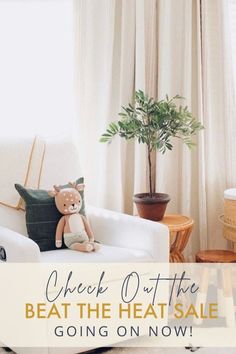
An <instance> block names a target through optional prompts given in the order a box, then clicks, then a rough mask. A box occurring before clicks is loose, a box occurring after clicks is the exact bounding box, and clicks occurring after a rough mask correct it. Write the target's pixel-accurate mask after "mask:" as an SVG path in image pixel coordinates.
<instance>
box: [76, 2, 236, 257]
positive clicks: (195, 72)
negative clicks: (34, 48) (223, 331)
mask: <svg viewBox="0 0 236 354" xmlns="http://www.w3.org/2000/svg"><path fill="white" fill-rule="evenodd" d="M230 2H232V0H224V1H222V0H215V1H212V0H202V1H200V0H175V1H172V0H99V1H98V0H76V1H75V7H76V11H75V14H76V33H77V38H76V43H77V51H76V53H77V63H78V75H77V82H78V96H77V97H78V99H77V101H78V117H79V119H78V132H79V142H80V146H81V152H82V153H81V158H82V164H83V166H84V171H85V177H86V181H87V183H86V184H87V196H88V201H89V202H90V203H93V204H96V205H99V206H103V207H107V208H112V209H115V210H119V211H124V212H127V213H133V212H135V211H134V210H133V205H132V195H133V193H135V192H141V191H145V190H146V189H147V175H146V170H147V168H146V167H147V165H146V152H145V149H144V147H142V146H139V145H137V144H134V143H128V144H126V143H124V142H123V141H121V140H120V139H119V138H117V139H115V140H114V142H113V143H112V144H111V145H109V146H106V145H102V144H100V143H99V142H98V140H99V136H100V134H101V133H102V132H104V130H105V127H106V126H107V124H108V123H109V122H110V121H113V120H116V119H117V113H118V112H119V111H120V107H121V105H126V104H127V103H128V102H129V101H130V100H131V99H132V97H133V93H134V90H135V89H140V88H141V89H143V90H145V91H146V92H147V93H149V94H151V95H152V96H154V97H158V98H163V97H164V96H165V94H166V93H168V95H169V96H171V95H175V94H176V93H178V94H180V95H183V96H184V97H186V103H187V104H188V106H189V108H190V109H191V110H192V112H193V113H194V115H195V116H196V117H198V118H199V120H201V121H202V122H203V124H204V125H205V128H206V129H205V131H204V132H202V133H201V134H200V135H199V136H198V138H197V148H196V149H195V150H194V151H193V152H189V151H188V149H187V148H186V147H184V146H183V145H181V144H179V143H176V144H175V149H174V151H173V152H170V153H167V154H166V155H164V156H162V155H160V154H157V156H156V171H155V176H156V187H157V190H158V191H161V192H167V193H169V194H170V195H171V198H172V200H171V202H170V204H169V207H168V212H169V213H183V214H186V215H191V216H192V217H193V218H194V220H195V229H194V233H193V235H192V237H191V240H190V242H189V246H188V254H189V255H190V256H191V255H192V254H194V253H195V252H196V251H197V250H199V249H200V248H201V249H203V248H216V247H226V246H227V245H226V242H225V241H224V240H223V237H222V229H221V226H220V224H219V222H218V216H219V215H220V214H221V213H222V211H223V191H224V189H225V188H227V187H232V186H235V185H236V165H235V163H234V161H236V146H235V144H236V141H235V140H236V138H235V137H236V134H235V132H236V118H235V117H236V116H235V95H234V84H235V82H234V79H233V76H232V56H231V53H232V50H231V49H232V48H231V47H232V45H233V43H232V36H229V35H228V34H229V33H230V24H231V22H232V21H231V22H230V21H229V15H230V9H229V6H228V5H229V3H230ZM154 158H155V157H154Z"/></svg>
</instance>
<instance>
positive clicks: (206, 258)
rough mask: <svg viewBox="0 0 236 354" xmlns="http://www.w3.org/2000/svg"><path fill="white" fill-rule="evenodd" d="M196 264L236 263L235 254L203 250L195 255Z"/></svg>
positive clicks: (224, 251)
mask: <svg viewBox="0 0 236 354" xmlns="http://www.w3.org/2000/svg"><path fill="white" fill-rule="evenodd" d="M196 262H198V263H236V253H234V252H231V251H226V250H205V251H200V252H198V253H197V254H196Z"/></svg>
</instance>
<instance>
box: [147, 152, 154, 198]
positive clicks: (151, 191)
mask: <svg viewBox="0 0 236 354" xmlns="http://www.w3.org/2000/svg"><path fill="white" fill-rule="evenodd" d="M151 152H152V149H151V148H150V146H148V174H149V195H150V197H151V198H152V194H153V190H152V160H151Z"/></svg>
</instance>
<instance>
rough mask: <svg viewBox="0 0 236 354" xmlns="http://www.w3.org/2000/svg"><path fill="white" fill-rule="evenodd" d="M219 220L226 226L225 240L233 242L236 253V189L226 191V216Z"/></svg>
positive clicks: (224, 230)
mask: <svg viewBox="0 0 236 354" xmlns="http://www.w3.org/2000/svg"><path fill="white" fill-rule="evenodd" d="M219 220H220V222H221V223H222V224H223V225H224V229H223V232H224V238H225V239H226V240H229V241H232V242H233V245H234V252H236V188H232V189H227V190H226V191H224V215H221V216H220V218H219Z"/></svg>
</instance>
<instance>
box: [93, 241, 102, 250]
mask: <svg viewBox="0 0 236 354" xmlns="http://www.w3.org/2000/svg"><path fill="white" fill-rule="evenodd" d="M100 248H101V245H100V244H99V243H97V242H93V251H98V250H100Z"/></svg>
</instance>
